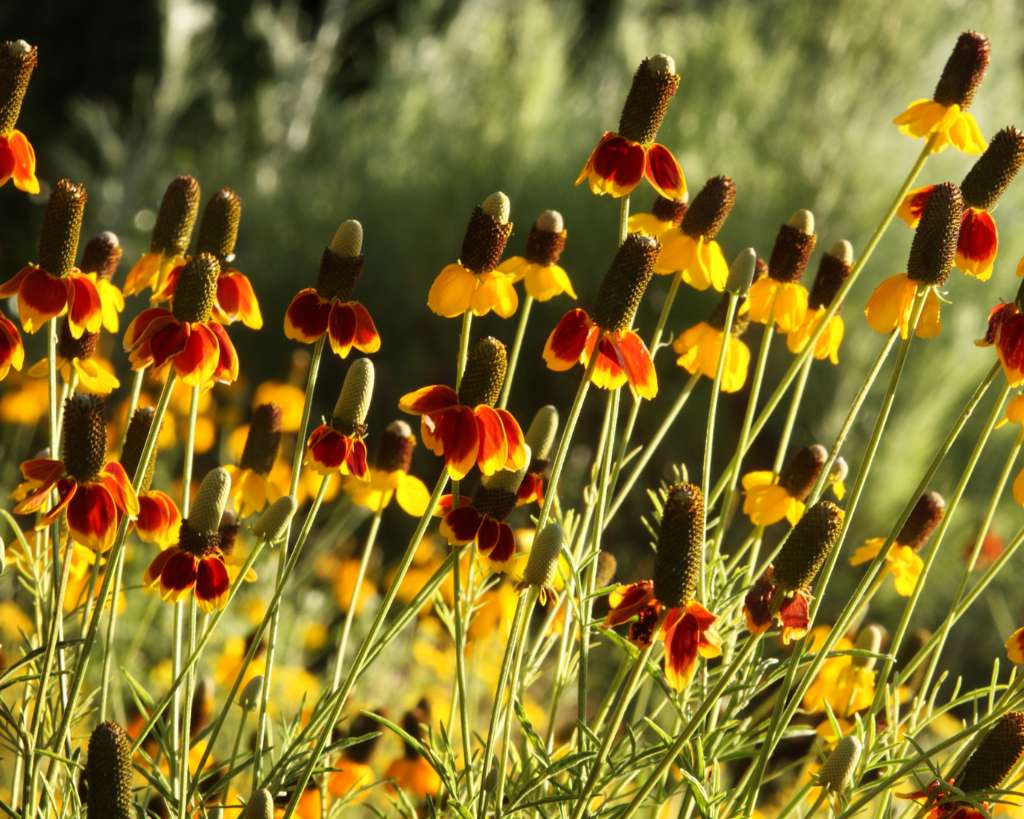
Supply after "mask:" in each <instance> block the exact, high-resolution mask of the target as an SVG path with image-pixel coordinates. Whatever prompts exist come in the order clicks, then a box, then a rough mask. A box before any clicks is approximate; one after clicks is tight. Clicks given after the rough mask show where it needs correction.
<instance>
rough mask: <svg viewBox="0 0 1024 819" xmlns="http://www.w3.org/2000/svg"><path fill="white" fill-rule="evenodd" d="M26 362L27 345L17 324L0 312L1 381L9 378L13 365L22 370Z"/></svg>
mask: <svg viewBox="0 0 1024 819" xmlns="http://www.w3.org/2000/svg"><path fill="white" fill-rule="evenodd" d="M24 363H25V346H24V345H23V344H22V343H21V333H19V332H18V327H17V325H16V324H15V323H14V322H13V321H11V320H10V319H9V318H7V316H5V315H3V314H2V313H0V381H3V380H4V379H5V378H7V373H9V372H10V371H11V367H14V369H16V370H20V369H21V368H22V366H23V365H24Z"/></svg>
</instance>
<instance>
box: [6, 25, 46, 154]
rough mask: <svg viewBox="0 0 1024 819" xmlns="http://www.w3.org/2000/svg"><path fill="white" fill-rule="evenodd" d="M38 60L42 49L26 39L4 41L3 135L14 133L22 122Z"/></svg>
mask: <svg viewBox="0 0 1024 819" xmlns="http://www.w3.org/2000/svg"><path fill="white" fill-rule="evenodd" d="M38 62H39V49H37V48H36V47H35V46H30V45H29V44H28V43H26V42H25V41H24V40H7V41H6V42H4V43H2V44H0V134H7V133H10V132H11V131H13V130H14V129H15V127H16V126H17V125H18V116H19V115H20V114H21V103H22V102H23V101H24V99H25V92H26V91H27V90H28V81H29V80H30V79H31V77H32V72H33V71H34V70H35V67H36V64H37V63H38Z"/></svg>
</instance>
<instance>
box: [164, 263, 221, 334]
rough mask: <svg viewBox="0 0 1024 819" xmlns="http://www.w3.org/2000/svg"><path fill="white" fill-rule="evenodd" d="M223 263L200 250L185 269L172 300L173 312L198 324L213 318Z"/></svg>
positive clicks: (182, 271)
mask: <svg viewBox="0 0 1024 819" xmlns="http://www.w3.org/2000/svg"><path fill="white" fill-rule="evenodd" d="M219 277H220V262H218V261H217V257H216V256H214V255H213V254H212V253H200V254H199V255H198V256H193V257H192V258H191V259H189V260H188V261H187V262H186V263H185V266H184V267H183V268H182V269H181V274H180V275H179V278H178V286H177V288H176V289H175V291H174V298H173V300H172V301H171V312H172V313H173V314H174V317H175V318H176V319H177V320H178V321H181V322H188V323H190V324H197V323H199V322H204V321H209V320H210V317H211V316H212V315H213V305H214V303H215V302H216V300H217V279H218V278H219Z"/></svg>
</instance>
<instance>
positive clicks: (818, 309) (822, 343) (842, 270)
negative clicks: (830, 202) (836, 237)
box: [786, 239, 853, 364]
mask: <svg viewBox="0 0 1024 819" xmlns="http://www.w3.org/2000/svg"><path fill="white" fill-rule="evenodd" d="M852 265H853V245H851V244H850V243H849V242H847V241H846V240H845V239H844V240H842V241H839V242H836V243H835V244H834V245H832V247H831V248H830V249H829V251H828V253H826V254H825V255H824V256H822V257H821V263H820V264H819V265H818V273H817V275H816V276H815V277H814V285H813V287H811V292H810V293H809V294H808V296H807V316H806V318H804V322H803V324H801V325H800V326H799V327H798V328H797V329H796V330H794V331H793V332H791V333H790V334H789V335H788V336H786V346H787V347H788V348H789V351H790V352H791V353H793V354H794V355H798V354H800V353H802V352H803V351H804V349H805V348H806V347H807V345H808V344H809V343H810V341H811V337H812V336H813V335H814V334H815V333H816V332H817V331H818V327H819V326H820V325H821V322H822V321H823V320H824V318H825V314H826V313H827V312H828V310H829V308H830V307H831V306H832V303H833V302H834V301H835V300H836V298H837V297H838V295H839V291H840V290H841V289H842V288H843V285H844V284H845V283H846V280H847V278H849V275H850V268H851V266H852ZM845 333H846V325H845V323H844V322H843V317H842V316H840V315H839V313H838V312H836V313H835V314H834V315H833V316H832V317H831V318H830V319H829V320H828V324H827V325H826V326H825V329H824V330H823V331H822V332H821V335H819V336H818V340H817V341H816V342H815V345H814V353H813V355H814V357H815V358H816V359H818V360H819V361H823V360H825V359H828V360H829V361H831V362H832V363H833V364H838V363H839V346H840V345H841V344H842V343H843V336H844V335H845Z"/></svg>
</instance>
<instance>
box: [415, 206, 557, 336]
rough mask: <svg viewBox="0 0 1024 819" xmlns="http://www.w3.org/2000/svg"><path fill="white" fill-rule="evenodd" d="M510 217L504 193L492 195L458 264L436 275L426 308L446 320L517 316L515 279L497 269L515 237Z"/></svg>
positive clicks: (476, 215)
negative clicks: (495, 314)
mask: <svg viewBox="0 0 1024 819" xmlns="http://www.w3.org/2000/svg"><path fill="white" fill-rule="evenodd" d="M510 214H511V204H510V203H509V200H508V197H507V196H506V195H505V194H503V193H502V192H501V191H498V192H496V193H492V194H491V195H490V196H488V197H487V198H486V199H485V200H484V201H483V204H481V205H479V206H477V207H476V208H474V209H473V214H472V216H470V217H469V223H468V224H467V225H466V234H465V236H464V237H463V239H462V252H461V253H460V254H459V260H458V261H457V262H455V263H454V264H449V265H446V266H445V267H444V268H443V269H442V270H441V272H440V273H438V274H437V278H435V279H434V283H433V284H431V285H430V292H428V293H427V307H429V308H430V309H431V310H432V311H433V312H435V313H437V315H439V316H444V317H445V318H455V317H457V316H461V315H463V314H464V313H467V312H469V311H470V310H472V311H473V315H476V316H485V315H487V314H488V313H490V312H491V311H492V310H493V311H494V312H495V313H497V314H498V315H499V316H501V317H502V318H508V317H509V316H511V315H513V314H514V313H515V312H516V310H517V309H518V307H519V296H518V294H517V293H516V289H515V283H516V276H515V275H514V274H513V273H511V272H508V271H504V270H501V269H500V268H499V267H498V262H499V261H500V260H501V254H502V253H504V252H505V245H506V243H507V242H508V237H509V236H510V235H511V234H512V223H511V222H510V221H509V216H510ZM562 241H563V243H564V241H565V237H564V236H563V237H562ZM549 272H550V271H549Z"/></svg>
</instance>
